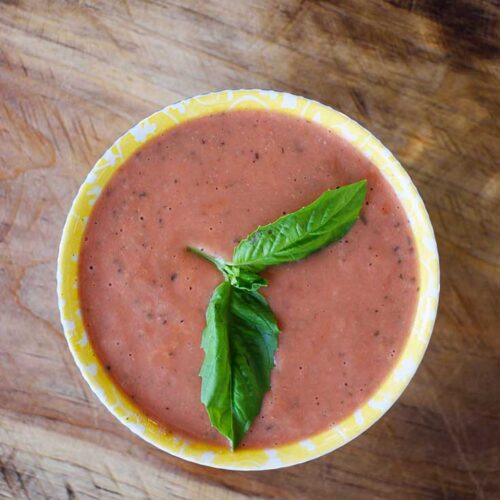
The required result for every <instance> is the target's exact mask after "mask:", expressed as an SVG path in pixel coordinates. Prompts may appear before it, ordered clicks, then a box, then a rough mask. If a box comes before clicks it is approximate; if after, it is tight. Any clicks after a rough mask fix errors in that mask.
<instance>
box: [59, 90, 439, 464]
mask: <svg viewBox="0 0 500 500" xmlns="http://www.w3.org/2000/svg"><path fill="white" fill-rule="evenodd" d="M241 109H254V110H256V109H261V110H269V111H277V112H282V113H288V114H291V115H294V116H299V117H302V118H305V119H308V120H311V121H313V122H316V123H319V124H321V125H322V126H324V127H326V128H327V129H330V130H332V131H333V132H335V133H336V134H338V135H340V136H341V137H343V138H344V139H345V140H347V141H348V142H349V143H351V144H352V145H353V146H354V147H355V148H356V149H357V150H358V151H360V152H361V153H362V154H363V155H364V156H366V157H367V158H368V159H370V160H371V162H372V163H373V164H374V165H375V166H376V167H377V168H378V169H379V171H381V173H382V174H383V175H384V177H385V178H386V179H387V181H388V182H389V183H390V184H391V186H392V188H393V189H394V191H395V193H396V195H397V197H398V199H399V200H400V202H401V204H402V206H403V208H404V210H405V212H406V214H407V216H408V219H409V221H410V226H411V230H412V232H413V235H414V239H415V245H416V251H417V258H418V269H419V280H420V285H419V286H420V291H419V295H418V302H417V307H416V311H415V318H414V321H413V325H412V328H411V331H410V335H409V336H408V339H407V341H406V344H405V347H404V348H403V351H402V353H401V355H400V357H399V358H398V360H397V361H396V363H395V365H394V367H393V369H392V370H391V371H390V372H389V373H388V375H387V376H386V378H385V379H384V381H383V382H382V383H381V384H380V386H379V387H378V389H377V390H376V391H375V393H373V394H372V396H371V397H370V398H369V399H368V400H366V401H365V402H364V403H363V404H362V405H361V406H360V407H359V408H358V409H356V410H355V411H354V412H353V413H352V414H350V415H349V416H348V417H346V418H345V419H344V420H343V421H342V422H340V423H338V424H336V425H334V426H332V427H330V428H328V429H327V430H325V431H322V432H320V433H319V434H316V435H313V436H310V437H308V438H306V439H302V440H299V441H296V442H293V443H290V444H287V445H282V446H278V447H274V448H266V449H250V450H236V451H235V452H231V451H230V450H228V449H226V448H222V447H220V448H219V447H215V446H212V445H208V444H206V443H202V442H196V441H193V440H190V439H187V438H186V437H184V436H181V435H176V434H174V433H170V432H168V431H166V430H165V429H162V428H161V427H160V426H159V425H158V424H156V423H155V422H154V421H153V420H151V419H149V418H148V417H147V416H145V415H144V414H143V413H142V412H141V410H140V409H139V408H138V407H137V406H136V405H135V404H133V403H132V402H131V401H130V400H129V399H128V398H127V397H126V396H125V395H124V394H123V392H122V391H121V389H120V388H119V387H118V386H117V385H116V384H115V383H114V382H113V380H112V379H111V377H110V376H109V375H108V373H107V370H105V368H104V367H103V366H102V364H101V363H100V361H99V359H98V358H97V356H96V354H95V353H94V351H93V349H92V345H91V343H90V342H89V340H88V337H87V333H86V331H85V328H84V325H83V321H82V318H81V312H80V302H79V297H78V255H79V251H80V244H81V240H82V237H83V233H84V230H85V226H86V222H87V220H88V217H89V215H90V213H91V212H92V208H93V205H94V203H95V201H96V200H97V198H98V196H99V195H100V193H101V191H102V189H103V188H104V187H105V185H106V184H107V182H108V181H109V180H110V178H111V177H112V175H113V173H114V172H115V171H116V170H117V169H118V168H120V166H121V165H122V164H123V163H124V162H125V161H126V160H127V159H128V158H129V157H130V156H131V155H132V154H134V152H135V151H136V150H138V149H140V148H141V147H142V146H143V145H144V143H146V142H147V141H149V140H150V139H152V138H154V137H156V136H157V135H159V134H161V133H162V132H165V131H166V130H169V129H170V128H172V127H175V126H177V125H179V124H181V123H184V122H187V121H189V120H192V119H194V118H198V117H201V116H206V115H209V114H214V113H218V112H223V111H231V110H241ZM439 287H440V285H439V257H438V251H437V245H436V240H435V237H434V232H433V228H432V225H431V222H430V219H429V216H428V213H427V211H426V209H425V206H424V204H423V201H422V199H421V197H420V195H419V194H418V191H417V189H416V187H415V186H414V185H413V183H412V181H411V179H410V177H409V175H408V174H407V173H406V171H405V170H404V169H403V167H402V166H401V164H400V163H399V162H398V161H397V160H396V158H395V157H394V156H393V155H392V153H390V151H389V150H388V149H387V148H385V146H383V145H382V143H381V142H380V141H379V140H378V139H376V138H375V137H374V136H373V135H372V134H371V133H370V132H369V131H368V130H366V129H365V128H364V127H362V126H361V125H359V124H358V123H357V122H356V121H354V120H352V119H351V118H349V117H348V116H346V115H344V114H343V113H341V112H339V111H337V110H335V109H333V108H331V107H329V106H326V105H324V104H321V103H319V102H317V101H314V100H311V99H307V98H304V97H301V96H297V95H293V94H289V93H286V92H277V91H273V90H260V89H249V90H246V89H241V90H223V91H219V92H211V93H207V94H202V95H198V96H194V97H191V98H188V99H184V100H182V101H179V102H177V103H175V104H170V105H168V106H166V107H165V108H163V109H161V110H159V111H157V112H155V113H153V114H152V115H150V116H148V117H147V118H145V119H143V120H142V121H140V122H139V123H138V124H136V125H135V126H134V127H132V128H131V129H130V130H128V131H127V132H126V133H125V134H123V135H122V136H121V137H120V138H118V139H117V140H116V141H115V142H114V143H113V144H112V145H111V147H110V148H109V149H108V150H107V151H106V152H105V153H104V154H103V156H102V157H101V158H100V159H99V160H98V161H97V162H96V163H95V165H94V167H93V168H92V170H91V171H90V173H89V174H88V175H87V177H86V179H85V180H84V181H83V183H82V184H81V186H80V188H79V190H78V193H77V195H76V197H75V198H74V200H73V203H72V205H71V208H70V210H69V212H68V216H67V218H66V222H65V225H64V229H63V232H62V237H61V242H60V246H59V254H58V259H57V297H58V306H59V311H60V318H61V323H62V326H63V330H64V335H65V337H66V340H67V342H68V345H69V349H70V351H71V353H72V355H73V358H74V360H75V363H76V365H77V366H78V368H79V370H80V372H81V374H82V375H83V377H84V379H85V380H86V381H87V383H88V384H89V386H90V388H91V389H92V391H93V392H94V393H95V394H96V395H97V397H98V398H99V400H100V401H101V402H102V403H103V404H104V406H106V408H107V409H108V410H109V411H110V412H111V413H112V414H113V415H114V416H115V417H116V418H117V419H118V420H119V421H120V422H121V423H122V424H124V425H125V426H126V427H128V428H129V429H130V430H131V431H132V432H134V433H135V434H137V435H138V436H140V437H141V438H143V439H144V440H145V441H147V442H149V443H150V444H152V445H153V446H155V447H156V448H159V449H161V450H163V451H166V452H168V453H170V454H172V455H174V456H176V457H179V458H183V459H185V460H188V461H190V462H194V463H197V464H201V465H207V466H211V467H216V468H220V469H229V470H247V471H249V470H252V471H255V470H269V469H276V468H281V467H288V466H291V465H297V464H300V463H303V462H307V461H309V460H313V459H315V458H319V457H321V456H323V455H325V454H327V453H330V452H332V451H334V450H335V449H337V448H339V447H341V446H343V445H344V444H347V443H348V442H350V441H351V440H353V439H354V438H356V437H357V436H359V435H360V434H361V433H362V432H364V431H366V430H367V429H368V428H369V427H371V426H372V425H373V424H374V423H375V422H376V421H377V420H378V419H379V418H380V417H381V416H382V415H384V414H385V413H386V412H387V411H388V410H389V408H390V407H391V406H392V405H393V404H394V403H395V402H396V400H397V399H398V398H399V396H400V395H401V394H402V392H403V391H404V389H405V388H406V386H407V385H408V383H409V382H410V380H411V379H412V377H413V376H414V374H415V372H416V370H417V368H418V366H419V364H420V362H421V360H422V358H423V356H424V353H425V351H426V348H427V346H428V343H429V340H430V337H431V334H432V330H433V326H434V321H435V318H436V313H437V308H438V301H439Z"/></svg>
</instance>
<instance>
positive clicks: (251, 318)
mask: <svg viewBox="0 0 500 500" xmlns="http://www.w3.org/2000/svg"><path fill="white" fill-rule="evenodd" d="M206 321H207V324H206V327H205V330H204V331H203V339H202V347H203V349H204V351H205V359H204V361H203V365H202V368H201V371H200V376H201V378H202V388H201V401H202V403H203V404H204V405H205V406H206V408H207V412H208V415H209V418H210V422H211V423H212V425H213V426H214V427H216V428H217V430H218V431H219V432H220V433H221V434H223V435H224V436H226V437H227V439H228V440H229V442H230V444H231V447H232V449H234V448H235V447H236V446H237V445H238V443H239V442H240V441H241V439H242V438H243V436H244V435H245V433H246V432H247V431H248V429H249V428H250V426H251V424H252V422H253V420H254V419H255V417H256V416H257V415H258V414H259V412H260V408H261V406H262V400H263V398H264V395H265V393H266V392H267V391H268V390H269V387H270V377H271V370H272V368H273V366H274V353H275V352H276V349H277V347H278V334H279V328H278V325H277V322H276V318H275V317H274V314H273V312H272V311H271V308H270V307H269V304H268V303H267V301H266V299H265V298H264V297H263V296H262V295H261V294H260V293H258V292H252V291H246V290H240V289H237V288H234V287H232V286H231V285H230V284H229V283H228V282H224V283H221V284H220V285H219V286H218V287H217V288H216V289H215V291H214V293H213V295H212V298H211V299H210V303H209V306H208V308H207V313H206Z"/></svg>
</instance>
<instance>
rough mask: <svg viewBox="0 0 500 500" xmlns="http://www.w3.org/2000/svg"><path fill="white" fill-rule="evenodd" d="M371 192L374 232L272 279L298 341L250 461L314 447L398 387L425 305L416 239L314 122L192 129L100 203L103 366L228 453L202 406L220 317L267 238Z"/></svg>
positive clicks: (93, 328)
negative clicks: (266, 453) (320, 201)
mask: <svg viewBox="0 0 500 500" xmlns="http://www.w3.org/2000/svg"><path fill="white" fill-rule="evenodd" d="M364 178H366V179H367V180H368V195H367V199H366V205H365V207H364V208H363V211H362V215H361V218H360V219H359V220H358V222H357V223H356V224H355V225H354V227H353V228H352V229H351V231H350V232H349V233H348V234H347V236H346V237H345V238H344V239H343V240H341V241H339V242H337V243H334V244H332V245H330V246H328V247H327V248H326V249H324V250H322V251H320V252H318V253H316V254H314V255H312V256H311V257H308V258H307V259H305V260H303V261H301V262H298V263H294V264H287V265H282V266H278V267H275V268H273V269H271V270H269V271H268V272H266V273H265V276H266V277H267V278H268V279H269V281H270V283H271V284H270V286H269V287H268V288H264V289H262V293H263V294H264V295H265V296H266V298H267V299H268V301H269V303H270V305H271V307H272V309H273V311H274V312H275V314H276V316H277V318H278V321H279V325H280V328H281V330H282V333H281V334H280V337H279V348H278V351H277V354H276V366H275V368H274V370H273V372H272V378H271V383H272V388H271V390H270V391H269V392H268V394H267V395H266V397H265V399H264V403H263V407H262V411H261V414H260V415H259V417H257V419H256V420H255V422H254V424H253V426H252V428H251V430H250V431H249V432H248V434H247V436H246V437H245V439H244V441H243V442H242V444H241V446H242V447H247V448H251V447H269V446H276V445H281V444H285V443H289V442H292V441H296V440H299V439H303V438H306V437H308V436H311V435H314V434H316V433H318V432H321V431H324V430H326V429H327V428H328V427H329V426H331V425H333V424H335V423H338V422H340V421H341V420H342V419H344V418H345V417H347V416H348V415H349V414H351V413H352V412H353V411H354V410H355V409H356V408H357V407H359V406H360V405H361V404H362V403H363V402H364V401H366V400H367V399H368V398H369V397H370V395H371V394H372V393H373V392H374V391H375V390H376V389H377V387H378V386H379V385H380V384H381V382H382V381H383V380H384V378H385V377H386V376H387V375H388V373H389V371H390V370H391V368H392V367H393V366H394V363H395V361H396V359H397V358H398V356H399V355H400V353H401V351H402V349H403V347H404V344H405V341H406V339H407V337H408V334H409V332H410V329H411V326H412V322H413V317H414V311H415V304H416V298H417V295H418V269H417V259H416V252H415V245H414V240H413V236H412V233H411V230H410V227H409V224H408V221H407V218H406V215H405V212H404V211H403V209H402V207H401V206H400V204H399V201H398V199H397V197H396V195H395V193H394V192H393V190H392V188H391V187H390V185H389V184H388V183H387V182H386V181H385V179H384V178H383V176H382V175H381V174H380V173H379V171H378V170H377V168H376V167H375V166H374V165H373V164H372V163H371V162H370V161H369V160H368V159H366V158H365V157H364V156H362V154H360V153H359V152H358V151H357V150H356V149H354V148H353V147H352V146H351V145H350V144H348V143H347V142H346V141H344V140H343V139H341V138H340V137H338V136H337V135H335V134H334V133H331V132H330V131H328V130H326V129H324V128H323V127H321V126H319V125H317V124H314V123H310V122H308V121H305V120H303V119H300V118H296V117H292V116H289V115H285V114H280V113H271V112H265V111H235V112H228V113H221V114H216V115H212V116H208V117H204V118H199V119H195V120H192V121H190V122H188V123H185V124H183V125H180V126H177V127H175V128H174V129H172V130H170V131H168V132H166V133H164V134H162V135H161V136H159V137H156V138H155V139H153V140H152V141H150V142H149V143H147V144H146V145H145V146H144V147H143V148H142V149H141V150H140V151H139V152H137V153H136V154H135V155H134V156H133V157H132V158H130V159H129V160H128V161H127V162H126V163H125V164H124V165H123V166H122V167H121V168H120V169H119V170H118V171H117V172H116V174H115V175H114V177H113V178H112V179H111V181H110V182H109V184H108V186H107V187H106V189H105V190H104V191H103V192H102V194H101V196H100V197H99V199H98V201H97V203H96V205H95V208H94V210H93V212H92V214H91V217H90V219H89V221H88V225H87V229H86V233H85V238H84V242H83V244H82V248H81V255H80V261H79V266H80V269H79V293H80V300H81V304H82V311H83V318H84V321H85V325H86V328H87V331H88V334H89V336H90V339H91V342H92V344H93V346H94V349H95V351H96V353H97V355H98V357H99V358H100V360H101V362H102V364H103V366H105V367H106V369H107V370H108V371H109V374H110V375H111V377H112V378H113V379H114V381H115V382H116V383H117V384H118V385H119V386H120V387H121V388H122V390H123V391H124V393H125V394H127V396H128V397H129V398H130V399H132V400H133V401H134V402H135V403H136V404H137V405H138V406H139V407H140V408H141V409H142V411H143V412H144V413H145V414H147V415H148V416H149V417H150V418H151V419H153V420H155V421H156V422H157V423H158V424H160V425H161V426H163V427H164V428H165V429H166V430H168V431H172V432H176V433H181V434H183V435H184V436H187V437H189V438H193V439H195V440H199V441H204V442H207V443H212V444H217V445H223V446H226V445H227V444H226V440H225V439H224V438H223V437H222V436H221V435H220V434H219V433H218V432H217V431H216V430H215V429H214V428H212V427H211V425H210V421H209V419H208V416H207V413H206V411H205V408H204V406H203V405H202V403H201V402H200V388H201V379H200V377H199V375H198V373H199V370H200V367H201V364H202V361H203V351H202V349H201V347H200V341H201V334H202V331H203V327H204V324H205V318H204V314H205V309H206V306H207V303H208V300H209V298H210V295H211V293H212V291H213V289H214V287H215V286H216V285H217V284H218V283H219V282H220V281H221V275H220V274H219V273H218V271H216V270H215V269H214V268H213V267H212V266H211V265H210V264H209V263H207V262H205V261H203V260H201V259H200V258H199V257H196V256H194V255H192V254H190V253H188V252H187V251H186V250H185V248H186V246H187V245H192V246H198V247H203V248H205V249H206V250H208V251H209V252H211V253H214V254H218V255H220V256H222V257H224V258H227V259H228V260H230V258H231V255H232V250H233V247H234V246H235V244H236V243H237V242H238V241H239V240H240V239H241V238H243V237H245V236H246V235H248V234H249V233H250V232H252V231H253V230H254V229H255V228H256V227H257V226H259V225H262V224H266V223H269V222H271V221H273V220H275V219H276V218H278V217H279V216H281V215H282V214H285V213H287V212H292V211H295V210H297V209H299V208H300V207H302V206H304V205H306V204H308V203H310V202H311V201H313V200H314V199H315V198H317V197H318V196H319V195H321V194H322V193H323V192H324V191H325V190H326V189H331V188H335V187H336V186H340V185H344V184H348V183H351V182H354V181H357V180H360V179H364Z"/></svg>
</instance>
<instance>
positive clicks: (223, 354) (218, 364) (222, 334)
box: [200, 282, 234, 440]
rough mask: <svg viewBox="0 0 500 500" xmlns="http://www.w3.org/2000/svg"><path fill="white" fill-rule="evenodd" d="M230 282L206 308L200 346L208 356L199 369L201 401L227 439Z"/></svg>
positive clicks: (230, 425)
mask: <svg viewBox="0 0 500 500" xmlns="http://www.w3.org/2000/svg"><path fill="white" fill-rule="evenodd" d="M230 296H231V286H230V285H229V283H227V282H223V283H221V284H220V285H219V286H218V287H217V288H216V289H215V290H214V292H213V294H212V297H211V299H210V302H209V304H208V307H207V311H206V322H207V323H206V326H205V329H204V330H203V336H202V340H201V347H202V348H203V350H204V351H205V359H204V361H203V365H202V367H201V370H200V377H201V379H202V383H201V402H202V403H203V404H204V405H205V407H206V408H207V412H208V416H209V418H210V422H212V425H213V426H214V427H215V428H217V429H218V430H219V432H221V433H222V434H224V436H227V437H228V439H230V440H231V439H232V437H233V436H234V430H233V416H232V383H231V357H230V347H229V300H230Z"/></svg>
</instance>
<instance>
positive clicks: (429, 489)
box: [0, 0, 500, 499]
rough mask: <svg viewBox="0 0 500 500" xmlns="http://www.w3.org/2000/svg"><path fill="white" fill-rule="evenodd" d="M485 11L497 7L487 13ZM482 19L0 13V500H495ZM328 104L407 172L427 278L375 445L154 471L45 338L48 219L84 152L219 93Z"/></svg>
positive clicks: (496, 293) (469, 7) (495, 386)
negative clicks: (416, 328) (435, 250)
mask: <svg viewBox="0 0 500 500" xmlns="http://www.w3.org/2000/svg"><path fill="white" fill-rule="evenodd" d="M495 4H496V5H495ZM498 15H499V7H498V4H497V2H495V1H494V0H492V1H491V2H488V1H484V2H483V1H479V0H392V1H368V0H340V1H335V2H333V1H332V2H327V1H323V2H314V1H307V0H306V1H303V0H302V1H299V0H282V1H278V0H275V1H271V0H256V1H251V2H250V1H244V0H240V1H238V0H198V1H197V0H190V1H185V0H169V1H161V0H151V1H140V0H122V1H116V2H111V1H107V2H106V1H91V0H88V1H84V0H79V1H78V0H65V1H63V0H55V1H48V0H44V1H42V0H32V1H24V0H0V497H2V498H3V497H5V498H15V499H24V498H30V499H38V498H55V499H59V498H62V499H64V498H68V499H80V498H82V499H86V498H111V499H113V498H120V497H124V498H194V499H200V498H207V499H218V498H228V499H229V498H231V499H232V498H248V497H252V498H285V499H307V498H311V499H315V498H317V499H324V498H339V499H373V498H375V499H377V498H380V499H381V498H395V499H399V498H401V499H440V498H443V499H469V498H470V499H472V498H480V499H486V498H488V499H489V498H500V201H499V200H500V167H499V157H500V125H499V116H500V99H499V90H500V85H499V82H500V79H499V73H500V64H499V54H500V52H499V49H500V46H499V32H498ZM254 87H258V88H273V89H276V90H286V91H290V92H294V93H297V94H302V95H304V96H307V97H312V98H314V99H317V100H320V101H322V102H324V103H325V104H330V105H332V106H334V107H336V108H337V109H339V110H341V111H342V112H345V113H347V114H348V115H350V116H351V117H353V118H354V119H356V120H358V121H359V122H360V123H361V124H363V125H365V126H366V127H367V128H369V129H370V130H371V131H372V132H373V133H374V134H375V135H377V136H378V137H379V138H380V139H381V140H382V142H384V144H385V145H387V146H388V147H389V148H390V149H391V150H392V151H393V152H394V153H395V154H396V156H397V157H398V158H399V159H400V160H401V161H402V163H403V165H404V166H405V167H406V168H407V169H408V171H409V173H410V175H411V176H412V178H413V180H414V182H415V183H416V185H417V187H418V188H419V190H420V192H421V194H422V197H423V199H424V201H425V202H426V204H427V208H428V210H429V212H430V216H431V219H432V221H433V224H434V228H435V230H436V233H437V239H438V245H439V251H440V255H441V266H442V295H441V304H440V311H439V314H438V320H437V324H436V328H435V333H434V337H433V339H432V341H431V345H430V348H429V351H428V353H427V355H426V357H425V359H424V362H423V364H422V366H421V368H420V369H419V371H418V373H417V375H416V377H415V379H414V381H413V382H412V384H411V385H410V387H409V388H408V389H407V391H406V392H405V393H404V395H403V397H402V398H401V399H400V401H399V402H398V403H397V404H396V405H395V406H394V407H393V409H391V410H390V411H389V413H388V414H387V415H386V416H385V417H384V418H383V419H382V420H381V421H380V422H379V423H377V424H376V425H375V426H374V427H372V428H371V429H370V430H369V431H367V432H366V433H365V434H364V435H362V436H361V437H360V438H358V439H356V440H355V441H354V442H352V443H351V444H349V445H347V446H345V447H344V448H342V449H340V450H338V451H336V452H335V453H333V454H330V455H329V456H326V457H324V458H322V459H319V460H316V461H314V462H311V463H307V464H304V465H301V466H296V467H292V468H290V469H284V470H278V471H269V472H260V473H236V472H226V471H219V470H214V469H209V468H204V467H201V466H196V465H193V464H189V463H187V462H184V461H181V460H178V459H176V458H173V457H171V456H169V455H167V454H165V453H162V452H160V451H158V450H156V449H154V448H152V447H151V446H149V445H147V444H146V443H144V442H142V441H141V440H140V439H139V438H137V437H135V436H134V435H132V434H131V433H130V432H129V431H127V430H126V429H125V428H124V427H122V426H121V425H120V424H119V423H118V422H117V421H116V420H115V419H114V418H113V417H112V416H111V414H109V413H108V412H107V410H106V409H105V408H104V407H103V406H102V405H101V404H100V403H99V402H98V400H97V398H96V397H95V396H94V395H93V394H92V393H91V392H90V390H89V388H88V387H87V386H86V384H85V382H84V381H83V379H82V377H81V376H80V374H79V372H78V370H77V368H76V366H75V365H74V363H73V361H72V359H71V356H70V353H69V351H68V349H67V346H66V342H65V340H64V337H63V334H62V331H61V327H60V324H59V319H58V312H57V305H56V294H55V262H56V256H57V248H58V242H59V237H60V234H61V230H62V226H63V222H64V219H65V215H66V213H67V211H68V209H69V206H70V203H71V201H72V199H73V197H74V195H75V193H76V191H77V188H78V186H79V184H80V183H81V182H82V180H83V179H84V177H85V175H86V174H87V172H88V171H89V169H90V168H91V166H92V165H93V163H94V162H95V161H96V160H97V159H98V158H99V157H100V155H101V154H102V153H103V152H104V150H105V149H106V148H107V147H108V146H109V145H110V144H111V143H112V142H113V141H114V139H116V138H117V137H118V136H119V135H121V134H122V133H123V132H125V131H126V130H127V129H128V128H129V127H130V126H131V125H133V124H135V123H136V122H137V121H139V120H140V119H141V118H143V117H145V116H147V115H149V114H150V113H152V112H153V111H155V110H157V109H159V108H160V107H163V106H164V105H166V104H168V103H171V102H174V101H176V100H178V99H180V98H182V97H188V96H191V95H195V94H198V93H203V92H207V91H211V90H216V89H225V88H254Z"/></svg>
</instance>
